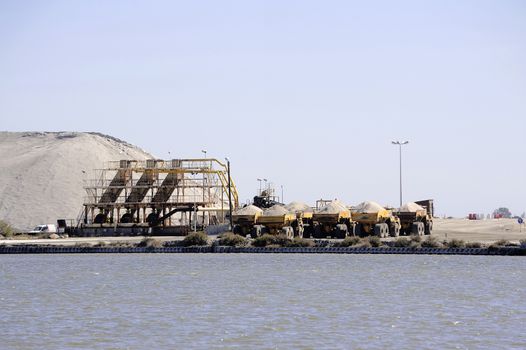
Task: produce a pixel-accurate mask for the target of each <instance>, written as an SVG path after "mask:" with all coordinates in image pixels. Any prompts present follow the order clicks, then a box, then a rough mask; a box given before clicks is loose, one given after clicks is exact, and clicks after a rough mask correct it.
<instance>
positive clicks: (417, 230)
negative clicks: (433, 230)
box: [411, 222, 420, 236]
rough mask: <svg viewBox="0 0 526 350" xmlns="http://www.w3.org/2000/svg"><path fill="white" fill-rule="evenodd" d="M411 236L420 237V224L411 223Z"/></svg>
mask: <svg viewBox="0 0 526 350" xmlns="http://www.w3.org/2000/svg"><path fill="white" fill-rule="evenodd" d="M411 234H412V235H413V236H420V222H413V223H412V224H411Z"/></svg>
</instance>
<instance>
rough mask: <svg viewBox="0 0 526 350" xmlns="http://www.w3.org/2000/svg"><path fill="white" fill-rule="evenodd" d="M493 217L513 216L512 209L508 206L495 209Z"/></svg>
mask: <svg viewBox="0 0 526 350" xmlns="http://www.w3.org/2000/svg"><path fill="white" fill-rule="evenodd" d="M493 217H502V218H508V219H509V218H511V211H510V210H509V209H508V208H505V207H501V208H499V209H495V210H494V211H493Z"/></svg>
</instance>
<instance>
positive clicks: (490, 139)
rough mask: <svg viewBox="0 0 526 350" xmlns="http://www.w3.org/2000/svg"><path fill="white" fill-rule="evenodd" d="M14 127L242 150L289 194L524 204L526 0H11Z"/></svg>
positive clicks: (243, 157) (246, 177)
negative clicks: (401, 152) (400, 159)
mask: <svg viewBox="0 0 526 350" xmlns="http://www.w3.org/2000/svg"><path fill="white" fill-rule="evenodd" d="M0 120H1V124H0V129H1V130H7V131H26V130H38V131H59V130H72V131H98V132H102V133H107V134H110V135H113V136H116V137H119V138H122V139H124V140H127V141H129V142H131V143H134V144H136V145H138V146H140V147H142V148H143V149H145V150H147V151H149V152H151V153H153V154H154V155H156V156H158V157H161V158H165V157H167V156H168V151H170V152H171V154H172V155H176V156H177V157H183V158H186V157H196V156H200V155H201V153H200V151H201V149H203V148H205V149H207V150H208V154H209V155H212V156H215V157H218V158H223V157H225V156H228V157H230V159H231V160H232V172H233V177H234V178H235V180H236V181H237V184H238V186H239V190H240V195H241V198H242V199H244V200H245V199H248V198H250V197H251V196H252V195H253V193H254V192H255V191H256V190H257V188H258V182H257V181H256V179H257V178H258V177H265V178H268V179H269V180H271V181H272V182H274V183H275V184H276V185H277V186H278V187H279V185H283V186H284V190H285V200H286V201H287V202H288V201H291V200H293V199H294V200H301V201H306V202H308V203H310V204H313V203H314V201H315V200H316V199H318V198H322V197H323V198H338V199H341V200H343V201H344V202H346V203H348V204H356V203H358V202H360V201H363V200H376V201H378V202H380V203H382V204H392V205H396V204H397V203H398V149H397V148H396V147H395V146H392V145H391V144H390V141H391V140H393V139H402V140H406V139H407V140H410V144H409V145H407V146H405V148H404V158H405V159H404V160H405V162H404V186H405V188H404V197H405V199H407V200H418V199H423V198H434V199H435V200H436V207H437V213H438V214H447V215H454V216H463V215H466V214H467V213H468V212H479V213H488V212H491V211H492V210H493V209H495V208H496V207H498V206H507V207H509V208H510V209H511V210H512V212H513V213H515V214H520V213H522V212H523V211H525V210H526V189H525V179H526V165H525V162H526V157H525V149H526V141H525V140H526V139H525V130H526V3H525V2H523V1H497V0H495V1H397V2H394V1H363V2H353V1H0Z"/></svg>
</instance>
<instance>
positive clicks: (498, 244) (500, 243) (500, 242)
mask: <svg viewBox="0 0 526 350" xmlns="http://www.w3.org/2000/svg"><path fill="white" fill-rule="evenodd" d="M508 245H510V241H508V240H506V239H499V240H498V241H497V242H495V243H493V244H492V245H490V247H491V248H500V247H505V246H508Z"/></svg>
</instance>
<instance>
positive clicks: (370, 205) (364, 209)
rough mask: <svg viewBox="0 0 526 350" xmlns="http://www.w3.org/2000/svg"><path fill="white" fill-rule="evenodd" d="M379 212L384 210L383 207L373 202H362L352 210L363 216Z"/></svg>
mask: <svg viewBox="0 0 526 350" xmlns="http://www.w3.org/2000/svg"><path fill="white" fill-rule="evenodd" d="M380 210H384V207H382V206H381V205H380V204H378V203H376V202H373V201H365V202H362V203H360V204H358V205H357V206H356V207H355V208H354V211H355V212H357V213H365V214H369V213H378V212H379V211H380Z"/></svg>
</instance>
